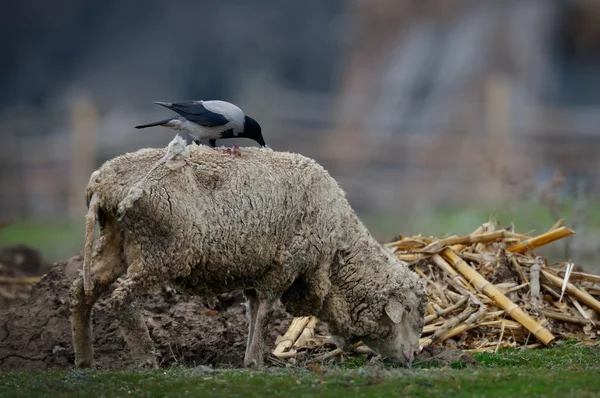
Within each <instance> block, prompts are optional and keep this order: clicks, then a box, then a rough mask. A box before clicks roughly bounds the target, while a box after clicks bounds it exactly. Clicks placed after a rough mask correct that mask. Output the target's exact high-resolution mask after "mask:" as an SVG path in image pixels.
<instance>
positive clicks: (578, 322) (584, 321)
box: [540, 310, 600, 328]
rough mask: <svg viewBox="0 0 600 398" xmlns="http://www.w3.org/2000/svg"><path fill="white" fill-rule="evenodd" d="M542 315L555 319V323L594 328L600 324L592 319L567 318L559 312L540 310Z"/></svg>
mask: <svg viewBox="0 0 600 398" xmlns="http://www.w3.org/2000/svg"><path fill="white" fill-rule="evenodd" d="M540 312H541V313H542V315H544V316H545V317H548V318H552V319H556V320H557V321H563V322H569V323H574V324H576V325H582V326H585V325H593V326H594V327H596V328H598V327H600V323H598V321H594V320H592V319H585V318H579V317H574V316H569V315H565V314H561V313H560V312H555V311H548V310H541V311H540Z"/></svg>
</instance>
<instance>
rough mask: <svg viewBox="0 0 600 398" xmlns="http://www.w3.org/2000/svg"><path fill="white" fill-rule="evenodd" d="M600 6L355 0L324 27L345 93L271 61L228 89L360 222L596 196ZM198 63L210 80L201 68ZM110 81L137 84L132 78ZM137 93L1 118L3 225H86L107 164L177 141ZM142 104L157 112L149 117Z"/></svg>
mask: <svg viewBox="0 0 600 398" xmlns="http://www.w3.org/2000/svg"><path fill="white" fill-rule="evenodd" d="M599 4H600V3H598V2H594V1H583V0H578V1H569V2H564V1H550V0H528V1H504V2H500V1H486V0H453V1H451V0H431V1H428V2H417V1H408V0H373V1H371V2H363V1H351V2H348V4H346V9H345V10H344V13H343V15H341V17H340V20H336V22H335V23H333V24H332V25H331V26H332V27H321V28H322V29H323V31H327V29H331V32H330V33H331V35H332V37H333V36H343V37H344V40H345V41H342V40H340V41H339V43H340V45H339V47H340V48H342V49H343V51H340V53H341V55H339V58H340V59H337V58H336V59H329V58H328V60H330V62H331V63H335V64H336V65H340V67H339V70H338V71H337V73H335V75H336V77H337V80H336V82H335V84H334V85H333V86H334V87H333V88H327V89H325V88H324V89H323V91H322V92H314V91H309V90H314V88H311V89H309V88H298V86H296V87H295V88H294V89H292V88H291V87H289V86H286V85H285V84H284V83H282V82H279V81H277V79H276V78H275V77H273V76H275V75H278V74H276V73H275V72H277V68H278V66H277V65H279V64H278V63H277V62H273V63H272V65H271V64H269V63H268V62H267V60H266V59H265V61H264V62H265V64H266V65H267V66H265V67H264V70H260V71H259V72H256V73H254V72H250V71H248V72H244V73H243V74H242V76H241V77H240V76H235V78H237V79H238V80H235V79H234V77H232V80H235V81H236V87H238V88H239V90H238V91H237V92H235V93H234V94H232V96H231V97H230V98H226V99H228V100H232V101H233V102H236V103H238V104H239V105H241V106H242V108H243V109H244V110H246V111H248V113H249V114H251V115H253V116H256V118H257V119H258V120H259V121H260V123H261V125H262V126H263V131H264V133H265V138H266V140H267V142H268V143H269V145H270V146H271V147H273V148H274V149H275V150H284V151H292V152H299V153H302V154H304V155H307V156H310V157H313V158H315V159H316V160H318V161H319V162H321V163H322V164H323V165H324V166H325V167H326V168H327V169H328V170H329V171H330V172H331V174H332V175H333V176H334V177H335V178H336V179H337V180H338V181H339V182H340V184H341V186H342V187H343V188H344V189H345V190H346V191H347V192H348V196H349V198H350V200H351V202H352V204H353V206H355V208H356V209H357V210H359V211H361V212H403V213H407V212H410V211H411V209H413V208H415V207H426V208H427V207H431V206H439V205H440V204H444V203H477V202H484V201H499V200H504V199H507V198H520V197H522V196H523V195H524V194H525V193H526V192H527V190H530V189H531V185H535V184H537V183H539V182H540V181H543V180H544V179H549V178H551V176H552V174H553V173H554V172H555V171H560V172H562V173H563V174H565V176H566V177H567V180H568V181H572V185H571V186H570V187H568V188H570V189H571V190H575V187H576V185H577V184H578V183H579V182H580V181H583V182H585V186H586V189H587V191H588V193H589V194H592V195H597V194H598V188H599V186H600V181H599V179H600V178H599V173H598V166H599V164H598V156H597V152H598V149H599V148H600V128H599V127H598V126H600V94H598V93H599V92H598V90H597V85H595V84H594V83H600V79H599V78H598V76H599V75H600V73H598V72H600V29H598V28H597V26H600V24H599V22H600V6H599ZM240 15H242V14H240ZM267 36H268V37H267ZM273 37H274V36H273ZM273 37H272V35H265V40H267V38H273ZM311 37H312V36H311ZM214 39H215V40H216V41H217V40H218V39H219V37H215V38H214ZM219 43H220V45H222V46H223V48H228V47H227V45H228V43H227V42H223V43H221V42H219ZM236 43H237V42H236ZM305 44H306V48H310V43H305ZM149 48H152V45H149ZM236 48H237V47H236ZM303 48H304V47H303ZM238 50H239V51H242V49H240V48H237V50H236V51H233V52H232V54H237V51H238ZM152 51H153V52H152V54H154V50H152ZM304 55H305V54H304V53H300V52H298V53H297V54H295V56H296V57H299V58H300V57H303V56H304ZM243 56H244V54H240V55H239V57H241V58H235V57H233V56H232V57H233V58H232V60H236V61H239V62H242V60H243ZM184 58H185V57H184ZM234 58H235V59H234ZM331 58H333V57H331ZM261 59H262V58H261ZM111 60H112V58H111ZM183 61H184V60H182V62H183ZM291 64H294V63H293V62H292V63H291ZM315 64H318V65H321V66H322V65H324V64H327V62H316V63H315ZM182 65H183V64H182ZM187 67H188V68H190V69H189V71H188V72H189V74H191V75H193V76H194V77H196V76H201V75H202V74H201V73H196V68H197V65H195V64H193V63H192V64H191V65H187ZM315 68H316V67H315ZM183 69H185V68H184V67H183V66H182V70H183ZM296 72H298V71H296ZM329 72H331V71H330V70H328V69H325V68H324V69H318V68H316V69H314V70H311V71H310V73H308V72H307V74H306V75H307V76H308V75H310V76H313V77H314V76H316V77H314V79H317V77H318V76H321V78H322V76H324V75H325V74H327V73H329ZM165 74H167V73H166V72H165V71H162V72H161V73H160V74H158V75H157V76H155V79H154V80H153V79H150V78H148V77H146V80H144V81H143V82H142V83H144V84H143V86H144V90H145V91H146V92H154V89H156V90H158V87H162V85H167V86H169V84H168V83H167V82H165V81H164V76H165ZM257 76H258V77H260V76H262V77H263V78H262V79H259V78H258V77H257ZM227 78H229V76H227ZM224 79H225V78H224ZM113 80H114V82H113ZM131 80H134V81H137V82H138V83H140V81H138V80H137V79H134V78H132V79H131ZM225 80H227V79H225ZM317 80H318V79H317ZM100 81H102V82H109V83H108V84H109V85H110V84H114V85H116V84H128V83H127V82H128V80H127V78H126V77H123V76H119V78H118V79H116V78H115V79H111V76H110V75H108V76H104V75H103V76H102V79H100ZM157 81H158V82H160V83H157ZM110 82H112V83H110ZM117 82H119V83H117ZM123 82H125V83H123ZM175 82H176V80H175V79H174V80H173V83H175ZM177 82H178V83H179V84H183V81H177ZM92 83H96V82H92ZM202 83H203V82H198V84H202ZM153 85H154V86H153ZM137 87H138V86H136V85H135V84H133V83H132V86H131V87H130V88H129V90H130V91H134V88H137ZM594 87H596V89H594ZM119 88H120V89H121V92H126V91H127V90H125V89H122V88H121V87H119ZM92 91H93V90H92ZM103 92H111V90H110V87H106V88H105V90H103ZM186 92H187V91H186ZM111 94H112V93H111ZM198 95H199V96H201V95H202V94H198ZM133 97H136V95H134V94H133V93H132V94H131V97H127V98H123V99H122V101H123V102H124V103H126V104H128V105H115V104H114V102H115V99H114V98H112V96H111V98H110V101H102V100H101V99H99V98H98V97H96V98H95V97H94V94H93V93H90V94H89V95H88V94H80V95H79V96H76V97H74V98H70V99H68V100H67V101H62V100H61V101H59V100H56V101H51V104H52V105H51V106H43V107H38V108H33V107H32V108H19V109H14V108H13V109H5V110H4V112H3V113H2V114H0V134H1V137H2V145H1V146H0V221H2V220H3V219H12V218H31V217H58V218H64V217H69V216H78V215H81V214H82V212H83V211H84V202H83V189H84V188H85V184H86V183H87V178H88V177H89V175H90V173H91V172H92V171H93V169H94V168H95V167H97V166H98V165H99V164H100V163H101V162H103V161H104V160H106V159H108V158H111V157H113V156H115V155H117V154H120V153H123V152H126V151H132V150H136V149H139V148H142V147H147V146H165V145H166V144H167V143H168V141H169V140H170V139H171V137H172V136H173V135H174V132H172V131H167V130H166V129H163V128H156V129H148V130H144V131H135V130H134V129H133V126H134V125H135V124H137V123H139V122H147V121H151V120H158V119H159V118H161V117H162V116H160V115H159V112H160V111H159V110H156V109H155V108H151V107H150V106H148V105H149V104H143V105H142V104H138V103H137V102H136V104H135V105H134V104H133V102H134V100H133V99H132V98H133ZM156 99H161V98H152V99H151V100H156ZM174 99H178V98H174ZM181 99H189V98H187V97H186V98H181ZM198 99H203V98H198ZM204 99H206V98H204ZM143 106H146V107H145V108H143V109H149V108H151V109H150V110H148V111H147V112H146V113H144V112H141V111H139V109H142V107H143ZM163 111H164V110H163ZM229 143H233V142H227V143H226V142H223V144H229ZM237 143H238V144H241V145H245V144H247V142H245V141H242V140H240V141H237Z"/></svg>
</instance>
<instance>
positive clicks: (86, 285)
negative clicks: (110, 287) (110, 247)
mask: <svg viewBox="0 0 600 398" xmlns="http://www.w3.org/2000/svg"><path fill="white" fill-rule="evenodd" d="M99 207H100V205H99V200H98V194H96V193H94V194H93V195H92V198H91V199H90V204H89V205H88V212H87V214H86V216H85V248H84V250H83V291H84V292H85V294H91V292H92V288H93V286H92V249H93V247H94V227H95V226H96V215H97V214H98V208H99Z"/></svg>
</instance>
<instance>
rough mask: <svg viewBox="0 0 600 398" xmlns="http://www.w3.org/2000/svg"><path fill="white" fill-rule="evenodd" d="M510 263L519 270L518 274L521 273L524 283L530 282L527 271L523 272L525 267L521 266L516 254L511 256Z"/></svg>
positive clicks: (520, 276)
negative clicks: (526, 274)
mask: <svg viewBox="0 0 600 398" xmlns="http://www.w3.org/2000/svg"><path fill="white" fill-rule="evenodd" d="M510 263H511V264H512V266H513V267H514V268H515V271H517V274H518V275H519V278H521V282H523V283H529V281H528V280H527V278H526V277H525V273H524V272H523V268H521V265H520V264H519V262H518V261H517V259H516V258H515V256H510Z"/></svg>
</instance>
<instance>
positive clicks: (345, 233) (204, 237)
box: [71, 145, 425, 367]
mask: <svg viewBox="0 0 600 398" xmlns="http://www.w3.org/2000/svg"><path fill="white" fill-rule="evenodd" d="M170 148H177V145H170ZM86 200H87V204H88V208H89V211H88V214H87V216H86V245H85V253H84V265H83V275H80V276H79V277H78V278H77V279H76V280H75V281H74V282H73V285H72V288H71V325H72V333H73V345H74V350H75V364H76V366H79V367H87V366H91V365H92V357H93V355H92V343H91V341H92V340H91V336H92V328H91V311H92V307H93V305H94V303H95V302H96V300H97V299H98V297H99V296H100V295H101V294H102V293H104V292H106V291H107V289H108V287H109V286H110V284H111V283H112V282H114V281H115V280H116V279H117V278H119V277H120V276H122V275H123V274H126V276H125V277H124V279H123V281H122V283H120V284H119V286H118V287H117V288H116V289H115V290H114V292H113V294H112V296H111V305H112V308H113V311H114V314H115V316H116V317H117V318H118V319H119V322H120V326H121V329H122V331H123V335H124V338H125V340H126V342H127V344H128V346H129V348H130V350H131V352H132V355H133V357H134V358H135V359H136V362H137V363H138V364H139V365H151V366H154V367H156V366H157V364H156V359H155V355H154V352H153V344H152V340H151V339H150V336H149V333H148V329H147V327H146V324H145V322H144V319H143V316H142V313H141V311H140V300H141V299H142V298H143V296H144V295H145V294H147V293H149V292H151V291H153V290H155V289H157V288H159V287H160V286H161V285H163V284H165V283H167V282H170V283H173V284H175V285H176V286H178V287H179V288H181V289H182V290H184V291H187V292H190V293H192V294H199V295H203V296H205V297H214V295H216V294H220V293H225V292H231V291H234V290H243V291H244V295H245V297H246V299H247V304H248V317H249V333H248V342H247V347H246V353H245V357H244V365H245V366H261V365H262V363H263V355H264V349H265V346H264V336H265V329H266V327H267V325H268V321H269V315H270V313H271V307H272V305H273V304H274V303H275V302H276V301H277V300H279V299H280V300H281V302H282V303H283V304H284V305H285V307H286V309H287V311H288V312H289V313H291V314H292V315H294V316H302V315H315V316H317V317H318V318H319V319H320V320H322V321H324V322H326V323H327V324H328V326H329V331H330V332H331V333H332V335H333V336H334V338H335V341H336V343H338V344H339V345H340V347H341V348H343V349H346V348H347V347H348V346H349V345H350V344H352V343H354V342H356V341H358V340H362V341H363V342H364V343H365V344H367V345H368V346H369V347H370V348H371V349H373V350H374V351H376V352H379V353H380V354H382V355H384V356H387V357H390V358H391V359H393V360H396V361H397V362H399V363H402V364H408V363H410V362H411V361H412V359H413V355H414V352H415V350H416V349H417V347H418V339H419V337H420V333H421V330H422V326H423V317H424V311H425V290H424V286H423V283H422V281H421V280H420V279H419V277H418V276H417V275H416V274H415V273H413V272H412V271H411V270H410V269H409V268H408V267H407V266H406V265H405V264H403V263H401V262H399V261H398V260H397V259H396V258H395V256H394V255H393V254H392V253H391V252H389V251H388V250H386V249H384V248H383V246H382V245H380V244H379V243H377V242H376V241H375V240H374V239H373V237H372V236H371V235H370V234H369V232H368V231H367V230H366V228H365V227H364V226H363V224H362V223H361V222H360V220H359V219H358V218H357V216H356V214H355V213H354V211H353V210H352V208H351V207H350V205H349V203H348V202H347V200H346V198H345V194H344V192H343V191H342V190H341V189H340V188H339V186H338V185H337V183H336V182H335V180H334V179H333V178H331V176H330V175H329V174H328V173H327V172H326V171H325V170H324V169H323V168H322V167H321V166H319V165H318V164H317V163H316V162H315V161H313V160H312V159H309V158H306V157H304V156H301V155H298V154H293V153H282V152H273V151H267V150H264V149H258V148H245V149H243V150H242V151H241V157H235V156H231V155H229V154H226V153H223V152H221V151H215V150H214V149H210V148H209V147H206V146H190V147H188V148H187V149H186V150H185V151H182V150H181V148H180V149H179V150H178V151H174V152H173V153H172V154H170V152H168V151H166V150H165V149H142V150H139V151H137V152H134V153H128V154H125V155H122V156H118V157H116V158H114V159H112V160H110V161H108V162H106V163H105V164H104V165H102V167H101V168H100V169H99V170H97V171H95V172H94V173H93V174H92V177H91V179H90V182H89V184H88V187H87V191H86ZM95 220H97V221H98V223H99V224H100V230H101V234H100V235H101V236H100V238H99V239H98V244H97V247H96V248H95V250H93V240H94V236H93V235H94V224H95Z"/></svg>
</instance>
